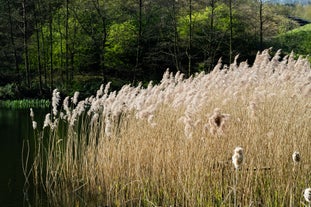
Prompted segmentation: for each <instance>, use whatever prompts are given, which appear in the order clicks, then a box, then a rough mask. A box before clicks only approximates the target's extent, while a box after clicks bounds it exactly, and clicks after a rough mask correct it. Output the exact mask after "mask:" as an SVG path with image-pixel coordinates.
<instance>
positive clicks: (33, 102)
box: [0, 99, 51, 109]
mask: <svg viewBox="0 0 311 207" xmlns="http://www.w3.org/2000/svg"><path fill="white" fill-rule="evenodd" d="M50 105H51V103H50V101H49V100H45V99H22V100H4V101H1V100H0V108H9V109H25V108H48V107H49V106H50Z"/></svg>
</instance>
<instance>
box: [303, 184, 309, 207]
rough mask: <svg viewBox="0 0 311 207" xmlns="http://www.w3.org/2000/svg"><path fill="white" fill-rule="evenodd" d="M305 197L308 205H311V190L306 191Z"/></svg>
mask: <svg viewBox="0 0 311 207" xmlns="http://www.w3.org/2000/svg"><path fill="white" fill-rule="evenodd" d="M303 197H304V198H305V200H306V201H307V202H308V203H311V188H306V189H305V190H304V192H303Z"/></svg>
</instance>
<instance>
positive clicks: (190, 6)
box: [187, 0, 192, 76]
mask: <svg viewBox="0 0 311 207" xmlns="http://www.w3.org/2000/svg"><path fill="white" fill-rule="evenodd" d="M188 41H189V42H188V51H187V56H188V76H190V75H191V61H192V60H191V59H192V54H191V50H192V0H189V40H188Z"/></svg>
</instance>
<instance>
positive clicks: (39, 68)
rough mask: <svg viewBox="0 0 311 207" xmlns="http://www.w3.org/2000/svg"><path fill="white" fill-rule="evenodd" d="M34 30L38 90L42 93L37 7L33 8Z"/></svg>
mask: <svg viewBox="0 0 311 207" xmlns="http://www.w3.org/2000/svg"><path fill="white" fill-rule="evenodd" d="M34 15H35V26H36V28H35V30H36V40H37V67H38V75H39V92H40V95H42V71H41V51H40V34H39V33H40V29H39V24H38V15H37V8H36V9H35V13H34Z"/></svg>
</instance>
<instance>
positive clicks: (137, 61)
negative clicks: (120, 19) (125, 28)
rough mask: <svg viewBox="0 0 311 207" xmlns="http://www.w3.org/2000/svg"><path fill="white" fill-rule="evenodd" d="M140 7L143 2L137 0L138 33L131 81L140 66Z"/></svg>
mask: <svg viewBox="0 0 311 207" xmlns="http://www.w3.org/2000/svg"><path fill="white" fill-rule="evenodd" d="M142 8H143V2H142V0H139V13H138V25H139V26H138V34H137V47H136V64H135V68H134V74H133V82H135V80H136V72H137V69H138V68H139V67H140V56H141V38H142Z"/></svg>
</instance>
